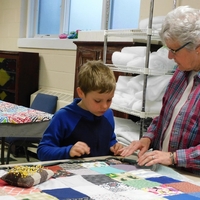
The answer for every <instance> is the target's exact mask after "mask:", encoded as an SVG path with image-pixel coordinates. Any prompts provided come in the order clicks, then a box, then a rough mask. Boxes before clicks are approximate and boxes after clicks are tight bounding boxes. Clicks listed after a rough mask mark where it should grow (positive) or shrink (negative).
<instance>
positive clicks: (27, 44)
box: [17, 0, 111, 50]
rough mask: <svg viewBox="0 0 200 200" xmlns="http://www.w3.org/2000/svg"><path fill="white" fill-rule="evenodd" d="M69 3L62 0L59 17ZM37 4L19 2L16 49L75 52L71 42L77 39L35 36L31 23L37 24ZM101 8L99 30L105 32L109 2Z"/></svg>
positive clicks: (67, 0) (107, 22)
mask: <svg viewBox="0 0 200 200" xmlns="http://www.w3.org/2000/svg"><path fill="white" fill-rule="evenodd" d="M69 2H70V1H69V0H62V6H63V7H64V9H62V12H61V16H63V15H64V13H65V10H66V9H69ZM37 3H38V0H21V19H20V34H19V39H18V41H17V45H18V47H19V48H44V49H65V50H75V49H76V45H75V44H74V43H73V41H76V40H77V39H59V38H58V35H56V36H55V35H35V32H36V31H35V30H34V28H35V27H36V26H35V25H34V26H33V23H37V18H36V17H37V16H35V13H36V9H38V8H37V7H38V5H37ZM102 6H103V9H102V21H101V29H102V30H105V29H108V27H109V23H110V22H109V12H110V7H111V6H110V0H103V5H102ZM68 13H69V12H68ZM62 19H63V18H62ZM67 23H68V20H66V21H64V22H63V23H62V24H63V25H64V24H65V26H67ZM102 30H101V31H99V33H102V32H103V31H102ZM60 32H61V33H62V32H63V26H62V27H60ZM95 32H97V31H95ZM97 41H98V39H97ZM100 41H103V39H102V37H101V38H100Z"/></svg>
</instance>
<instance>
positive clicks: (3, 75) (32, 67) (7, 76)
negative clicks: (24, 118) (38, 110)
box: [0, 51, 39, 107]
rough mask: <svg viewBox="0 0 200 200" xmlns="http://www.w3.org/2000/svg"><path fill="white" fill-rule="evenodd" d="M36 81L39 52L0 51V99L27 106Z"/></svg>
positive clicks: (37, 80) (35, 86) (37, 77)
mask: <svg viewBox="0 0 200 200" xmlns="http://www.w3.org/2000/svg"><path fill="white" fill-rule="evenodd" d="M38 82H39V53H31V52H17V51H0V100H3V101H8V102H11V103H15V104H18V105H23V106H26V107H29V106H30V95H31V94H32V93H34V92H35V91H37V90H38Z"/></svg>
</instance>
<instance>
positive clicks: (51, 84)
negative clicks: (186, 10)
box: [0, 0, 200, 92]
mask: <svg viewBox="0 0 200 200" xmlns="http://www.w3.org/2000/svg"><path fill="white" fill-rule="evenodd" d="M0 5H1V6H0V27H1V28H0V50H16V51H31V52H39V54H40V74H39V86H40V87H47V88H55V89H58V90H64V91H71V92H72V91H73V87H74V71H75V57H76V51H67V50H48V49H28V48H27V49H26V48H24V49H23V48H20V49H19V48H18V47H17V39H18V37H19V30H20V6H21V0H0ZM149 5H150V0H141V19H144V18H147V17H148V16H149ZM179 5H190V6H193V7H197V8H200V1H199V0H177V6H179ZM172 8H173V0H155V2H154V15H155V16H156V15H165V14H166V13H167V12H169V11H170V10H172Z"/></svg>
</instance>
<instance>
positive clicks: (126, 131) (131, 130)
mask: <svg viewBox="0 0 200 200" xmlns="http://www.w3.org/2000/svg"><path fill="white" fill-rule="evenodd" d="M114 120H115V134H116V136H117V140H118V141H119V142H121V143H123V144H125V145H129V144H130V143H131V142H132V141H133V140H138V139H139V133H140V125H139V124H136V123H135V122H133V121H132V120H130V119H124V118H120V117H114Z"/></svg>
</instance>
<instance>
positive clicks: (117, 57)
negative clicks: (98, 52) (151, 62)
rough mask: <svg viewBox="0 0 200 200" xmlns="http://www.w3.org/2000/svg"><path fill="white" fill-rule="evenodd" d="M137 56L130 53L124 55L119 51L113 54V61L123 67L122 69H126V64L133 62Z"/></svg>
mask: <svg viewBox="0 0 200 200" xmlns="http://www.w3.org/2000/svg"><path fill="white" fill-rule="evenodd" d="M135 57H137V55H135V54H130V53H122V52H119V51H115V52H113V54H112V57H111V60H112V63H113V64H114V65H122V67H123V66H124V67H126V64H127V63H128V62H129V61H130V60H133V59H134V58H135Z"/></svg>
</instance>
